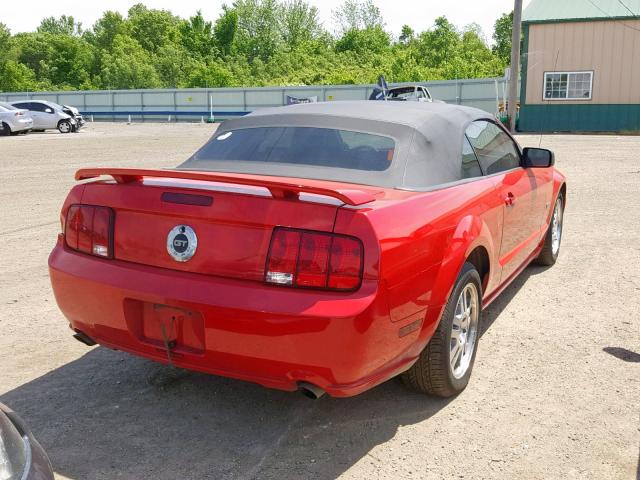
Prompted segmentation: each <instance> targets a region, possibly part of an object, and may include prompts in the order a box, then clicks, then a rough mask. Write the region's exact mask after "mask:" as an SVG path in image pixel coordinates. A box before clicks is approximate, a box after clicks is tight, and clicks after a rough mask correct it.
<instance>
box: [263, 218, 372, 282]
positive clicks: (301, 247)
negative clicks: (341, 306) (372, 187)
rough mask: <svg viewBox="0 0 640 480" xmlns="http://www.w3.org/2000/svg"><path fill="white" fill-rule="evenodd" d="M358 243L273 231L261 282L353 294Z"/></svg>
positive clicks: (342, 238)
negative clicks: (263, 280) (350, 291)
mask: <svg viewBox="0 0 640 480" xmlns="http://www.w3.org/2000/svg"><path fill="white" fill-rule="evenodd" d="M362 262H363V251H362V243H361V242H360V240H358V239H356V238H353V237H347V236H344V235H336V234H331V233H320V232H308V231H303V230H295V229H289V228H280V227H278V228H276V229H275V230H274V231H273V236H272V237H271V246H270V247H269V256H268V260H267V268H266V272H265V281H266V282H267V283H274V284H278V285H289V286H294V287H307V288H326V289H331V290H355V289H356V288H358V287H359V286H360V282H361V281H362Z"/></svg>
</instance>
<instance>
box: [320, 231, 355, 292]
mask: <svg viewBox="0 0 640 480" xmlns="http://www.w3.org/2000/svg"><path fill="white" fill-rule="evenodd" d="M361 272H362V244H361V243H360V242H359V241H358V240H356V239H355V238H349V237H336V238H334V239H333V244H332V245H331V267H330V269H329V283H328V286H329V288H335V289H336V290H353V289H354V288H357V287H358V285H360V278H361V275H362V273H361Z"/></svg>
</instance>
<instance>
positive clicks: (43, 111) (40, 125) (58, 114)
mask: <svg viewBox="0 0 640 480" xmlns="http://www.w3.org/2000/svg"><path fill="white" fill-rule="evenodd" d="M11 104H12V105H13V106H14V107H17V108H24V109H25V110H29V115H31V117H32V118H33V127H32V129H33V130H34V131H36V130H51V129H57V130H58V131H60V133H70V132H73V131H74V130H75V129H76V120H75V119H74V118H73V117H71V116H70V115H67V114H66V113H64V112H63V111H62V107H61V106H60V105H58V104H56V103H53V102H48V101H46V100H21V101H19V102H11Z"/></svg>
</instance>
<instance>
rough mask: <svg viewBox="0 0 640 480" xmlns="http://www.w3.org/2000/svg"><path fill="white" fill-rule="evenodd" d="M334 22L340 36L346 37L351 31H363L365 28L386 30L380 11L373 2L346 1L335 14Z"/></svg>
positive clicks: (366, 0) (370, 0)
mask: <svg viewBox="0 0 640 480" xmlns="http://www.w3.org/2000/svg"><path fill="white" fill-rule="evenodd" d="M333 21H334V22H335V24H336V26H337V28H338V34H339V35H344V34H345V33H347V32H348V31H349V30H354V29H356V30H363V29H365V28H375V27H379V28H381V29H383V28H384V25H385V24H384V20H383V19H382V15H381V14H380V9H379V8H378V7H377V6H376V5H375V4H374V3H373V1H372V0H362V1H360V0H345V2H344V3H343V4H342V5H341V6H340V7H339V8H338V9H337V10H334V12H333Z"/></svg>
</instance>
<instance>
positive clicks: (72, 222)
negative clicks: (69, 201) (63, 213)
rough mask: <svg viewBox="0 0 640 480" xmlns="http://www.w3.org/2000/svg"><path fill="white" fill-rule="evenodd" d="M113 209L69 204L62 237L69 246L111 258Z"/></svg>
mask: <svg viewBox="0 0 640 480" xmlns="http://www.w3.org/2000/svg"><path fill="white" fill-rule="evenodd" d="M113 217H114V215H113V210H111V209H110V208H109V207H100V206H96V205H71V206H70V207H69V210H68V211H67V219H66V221H65V229H64V238H65V241H66V242H67V245H68V246H69V248H72V249H74V250H77V251H79V252H83V253H88V254H90V255H95V256H97V257H103V258H113Z"/></svg>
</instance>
